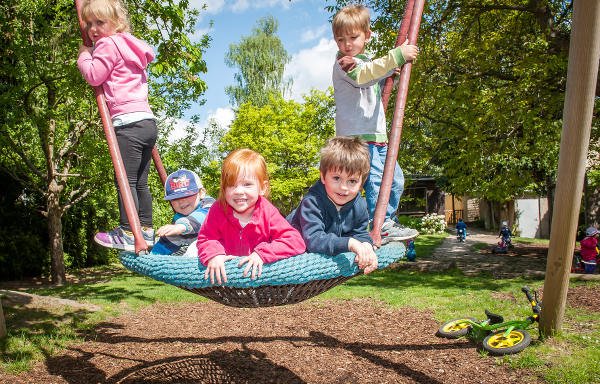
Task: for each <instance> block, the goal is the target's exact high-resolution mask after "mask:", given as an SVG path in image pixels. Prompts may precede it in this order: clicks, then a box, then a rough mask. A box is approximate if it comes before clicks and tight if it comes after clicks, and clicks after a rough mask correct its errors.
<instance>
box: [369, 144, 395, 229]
mask: <svg viewBox="0 0 600 384" xmlns="http://www.w3.org/2000/svg"><path fill="white" fill-rule="evenodd" d="M367 145H368V147H369V156H370V157H371V170H370V171H369V177H367V181H366V182H365V187H364V188H365V197H366V200H367V209H368V210H369V220H373V215H374V214H375V205H376V204H377V197H378V196H379V189H380V188H381V180H382V178H383V166H384V165H385V157H386V156H387V145H384V146H380V145H375V144H367ZM402 192H404V173H403V172H402V169H401V168H400V166H399V165H398V162H396V168H395V170H394V178H393V181H392V188H391V191H390V201H389V203H388V206H387V210H386V212H385V220H387V219H391V220H394V221H396V211H397V210H398V205H399V204H400V197H401V196H402Z"/></svg>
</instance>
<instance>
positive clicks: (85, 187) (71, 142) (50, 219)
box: [0, 0, 208, 284]
mask: <svg viewBox="0 0 600 384" xmlns="http://www.w3.org/2000/svg"><path fill="white" fill-rule="evenodd" d="M134 6H135V9H130V14H131V16H132V24H133V26H134V27H133V30H134V31H135V32H136V34H137V35H138V36H140V37H142V38H144V39H146V40H147V41H148V42H149V43H150V44H151V45H153V46H156V47H157V51H158V57H157V62H156V63H155V64H154V65H153V66H152V67H151V68H150V75H151V76H150V88H151V103H152V106H153V109H154V112H155V114H156V115H158V116H166V117H179V116H181V113H182V111H183V110H184V109H185V108H186V107H187V106H189V105H190V103H191V102H192V101H194V100H197V99H198V98H199V97H200V96H201V95H202V93H203V92H204V90H205V88H206V86H205V84H204V82H203V81H202V80H200V79H199V78H198V75H199V74H200V73H201V72H205V71H206V67H205V63H204V61H203V60H202V50H203V49H204V48H205V47H206V46H207V44H208V38H207V37H205V38H203V39H202V40H201V41H199V42H195V43H194V42H191V41H190V40H189V38H188V37H187V34H189V33H191V32H192V31H193V29H194V25H195V20H196V17H197V15H198V12H197V11H194V10H190V9H189V3H188V1H185V0H184V1H181V2H178V3H177V4H173V3H169V4H164V5H163V4H159V3H156V2H153V1H142V2H139V3H136V4H135V5H134ZM80 43H81V37H80V33H79V23H78V21H77V17H76V12H75V9H74V6H73V2H72V1H66V0H56V1H51V2H47V1H40V0H25V1H23V0H7V1H4V2H2V4H1V5H0V80H1V81H0V101H1V102H0V124H1V125H0V151H1V153H2V157H1V160H0V167H1V168H2V170H3V171H4V172H6V173H8V174H9V175H11V177H12V178H13V179H14V180H16V181H18V184H20V185H26V186H27V190H24V191H23V197H22V199H23V200H25V201H28V202H30V204H35V205H37V207H38V210H39V212H40V213H41V214H42V215H43V216H44V217H45V218H46V220H47V223H48V236H49V248H50V256H51V257H50V259H51V277H52V281H53V282H54V283H56V284H63V283H64V282H65V265H64V254H63V242H62V241H63V236H62V224H63V223H62V218H63V215H64V214H65V212H67V210H69V209H70V208H71V207H73V206H74V205H75V204H78V203H79V202H81V201H82V200H84V199H86V198H87V197H88V196H89V195H90V193H102V192H106V191H107V190H108V189H110V190H111V191H113V190H114V186H113V184H112V182H108V183H107V179H106V173H107V170H110V169H112V166H111V165H110V160H109V157H108V151H107V150H106V147H105V145H104V139H103V135H102V133H101V132H102V130H101V128H100V122H99V117H98V112H97V109H96V105H95V101H94V98H93V97H92V94H93V93H92V89H91V87H89V86H88V85H87V84H86V83H85V82H84V81H83V79H82V77H81V75H80V74H79V72H78V70H77V68H76V65H75V61H76V57H77V49H78V46H79V45H80ZM111 173H112V172H110V171H109V174H111ZM92 191H94V192H92ZM38 194H39V196H41V198H39V199H38V198H36V196H38Z"/></svg>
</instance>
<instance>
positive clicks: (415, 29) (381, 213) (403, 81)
mask: <svg viewBox="0 0 600 384" xmlns="http://www.w3.org/2000/svg"><path fill="white" fill-rule="evenodd" d="M409 1H410V0H409ZM424 3H425V0H414V7H413V11H412V15H411V20H410V27H409V29H408V43H409V44H412V45H416V44H417V37H418V35H419V28H420V26H421V15H422V14H423V7H424ZM411 69H412V62H408V63H406V64H404V65H403V66H402V69H401V71H400V78H399V81H398V93H397V95H396V109H395V111H394V118H393V120H392V126H391V130H390V137H389V142H388V152H387V157H386V158H385V164H384V166H383V178H382V180H381V187H380V188H379V196H378V197H377V205H376V206H375V213H374V214H373V226H372V229H371V233H370V235H371V238H372V239H373V242H374V243H375V244H376V245H381V226H382V225H383V221H384V220H385V211H386V209H387V205H388V203H389V201H390V190H391V189H392V180H393V178H394V168H395V167H396V160H397V159H398V149H399V147H400V137H401V135H402V123H403V121H404V109H405V107H406V99H407V97H408V84H409V82H410V71H411Z"/></svg>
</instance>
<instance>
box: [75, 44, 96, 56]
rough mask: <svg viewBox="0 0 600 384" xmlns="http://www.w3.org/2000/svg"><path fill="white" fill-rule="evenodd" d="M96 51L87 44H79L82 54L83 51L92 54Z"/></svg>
mask: <svg viewBox="0 0 600 384" xmlns="http://www.w3.org/2000/svg"><path fill="white" fill-rule="evenodd" d="M93 51H94V48H93V47H87V46H85V45H80V46H79V54H80V55H81V54H82V53H83V52H88V53H89V54H90V55H91V54H92V52H93Z"/></svg>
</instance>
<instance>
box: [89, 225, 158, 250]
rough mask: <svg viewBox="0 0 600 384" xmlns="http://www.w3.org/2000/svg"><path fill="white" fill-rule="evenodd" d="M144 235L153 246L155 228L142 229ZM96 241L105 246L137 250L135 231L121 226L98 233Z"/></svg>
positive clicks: (149, 245) (150, 245)
mask: <svg viewBox="0 0 600 384" xmlns="http://www.w3.org/2000/svg"><path fill="white" fill-rule="evenodd" d="M142 235H143V236H144V240H146V244H148V247H149V248H151V247H152V246H153V245H154V229H152V228H148V229H146V230H142ZM94 241H95V242H96V243H97V244H100V245H102V246H103V247H107V248H113V249H122V250H124V251H130V252H135V239H134V237H133V233H132V232H131V231H128V230H125V229H123V228H122V227H120V226H119V227H116V228H115V229H113V230H112V231H109V232H98V233H96V236H94Z"/></svg>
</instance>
